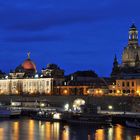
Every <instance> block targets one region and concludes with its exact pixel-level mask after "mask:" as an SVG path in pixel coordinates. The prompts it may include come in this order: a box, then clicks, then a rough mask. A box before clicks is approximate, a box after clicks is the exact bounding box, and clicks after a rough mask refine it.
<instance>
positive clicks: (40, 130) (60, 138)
mask: <svg viewBox="0 0 140 140" xmlns="http://www.w3.org/2000/svg"><path fill="white" fill-rule="evenodd" d="M0 140H140V129H132V128H127V127H125V126H122V125H119V124H117V125H114V126H110V127H107V126H106V127H105V126H93V125H92V126H91V125H90V126H89V125H67V124H61V123H58V122H54V123H50V122H45V121H44V122H41V121H36V120H32V119H28V118H20V119H7V120H1V119H0Z"/></svg>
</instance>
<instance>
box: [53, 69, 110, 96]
mask: <svg viewBox="0 0 140 140" xmlns="http://www.w3.org/2000/svg"><path fill="white" fill-rule="evenodd" d="M54 90H55V93H56V94H61V95H97V96H99V95H103V94H106V93H108V91H109V90H108V85H107V84H106V82H105V80H104V79H102V78H99V77H98V75H97V74H96V73H95V72H94V71H77V72H75V73H73V74H70V75H68V76H66V77H65V81H64V82H63V85H57V86H56V87H55V89H54Z"/></svg>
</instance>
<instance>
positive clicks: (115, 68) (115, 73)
mask: <svg viewBox="0 0 140 140" xmlns="http://www.w3.org/2000/svg"><path fill="white" fill-rule="evenodd" d="M118 72H119V64H118V60H117V57H116V55H115V57H114V62H113V68H112V73H111V76H112V77H116V75H117V74H118Z"/></svg>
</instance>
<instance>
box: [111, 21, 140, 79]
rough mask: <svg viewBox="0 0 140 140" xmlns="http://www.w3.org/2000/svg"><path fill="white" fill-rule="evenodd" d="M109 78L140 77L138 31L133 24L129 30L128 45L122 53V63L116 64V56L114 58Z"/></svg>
mask: <svg viewBox="0 0 140 140" xmlns="http://www.w3.org/2000/svg"><path fill="white" fill-rule="evenodd" d="M111 77H114V78H123V77H131V78H132V77H140V46H139V44H138V30H137V28H136V26H135V25H134V24H133V25H132V26H131V27H130V29H129V36H128V44H127V46H126V47H124V51H123V53H122V63H121V64H119V63H118V61H117V57H116V56H115V58H114V62H113V69H112V73H111Z"/></svg>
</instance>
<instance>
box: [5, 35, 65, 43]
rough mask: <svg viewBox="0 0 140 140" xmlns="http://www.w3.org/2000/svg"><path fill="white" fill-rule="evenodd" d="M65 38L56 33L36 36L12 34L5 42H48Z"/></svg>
mask: <svg viewBox="0 0 140 140" xmlns="http://www.w3.org/2000/svg"><path fill="white" fill-rule="evenodd" d="M60 40H63V38H62V37H61V36H55V35H49V36H47V35H34V36H19V37H18V36H13V37H12V36H11V37H7V38H5V42H11V43H30V42H48V41H53V42H54V41H60Z"/></svg>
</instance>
